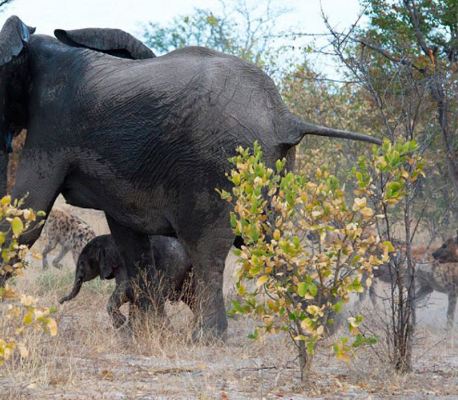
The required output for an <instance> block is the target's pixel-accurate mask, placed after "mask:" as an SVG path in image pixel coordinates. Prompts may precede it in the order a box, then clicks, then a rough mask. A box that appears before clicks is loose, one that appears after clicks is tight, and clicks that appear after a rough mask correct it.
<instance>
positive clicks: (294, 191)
mask: <svg viewBox="0 0 458 400" xmlns="http://www.w3.org/2000/svg"><path fill="white" fill-rule="evenodd" d="M399 146H401V145H399ZM402 146H407V147H408V149H409V150H411V148H412V146H414V145H413V144H411V143H406V144H403V145H402ZM398 151H399V148H398V147H397V146H394V147H393V146H390V145H387V144H386V143H385V144H384V146H382V147H381V148H380V149H379V148H377V147H374V149H373V151H372V153H371V156H370V159H371V160H375V159H380V158H381V157H382V158H386V159H388V160H394V159H396V157H397V152H398ZM230 161H231V163H232V164H233V165H234V169H233V170H232V171H231V173H230V174H229V176H228V177H229V180H230V181H231V183H232V184H233V189H232V193H228V192H225V191H221V196H222V197H223V198H224V199H226V200H227V201H229V202H230V203H231V204H232V205H233V207H234V211H233V212H232V213H231V225H232V228H233V230H234V232H235V233H236V234H237V235H240V236H241V237H242V238H243V240H244V246H242V248H241V250H237V254H238V256H239V258H240V261H241V263H242V265H241V268H240V269H239V271H238V275H237V282H236V287H237V291H238V294H239V296H240V299H241V300H237V301H234V302H233V312H235V313H241V314H252V315H256V316H257V317H259V319H260V321H261V322H260V324H259V325H258V326H257V328H256V330H255V332H254V333H253V334H252V335H251V336H252V337H253V338H256V337H258V336H259V335H260V334H262V333H273V332H279V331H285V332H287V333H288V334H289V336H290V337H291V339H292V341H293V343H294V345H295V346H296V349H297V351H298V357H299V366H300V370H301V378H302V379H304V377H305V373H306V371H307V370H308V369H309V368H310V365H311V362H312V358H313V355H314V353H315V349H316V347H317V346H318V345H319V344H320V343H321V342H322V339H323V338H324V337H325V335H326V333H327V332H328V333H329V332H332V331H333V330H334V328H335V324H336V318H335V317H336V315H337V314H339V313H340V312H342V310H343V306H344V304H345V303H347V302H348V301H349V299H350V295H351V294H352V293H361V292H363V291H364V290H365V289H366V287H365V286H369V285H370V284H371V276H372V269H373V268H374V267H376V266H378V265H381V264H382V263H384V262H387V261H388V260H389V252H390V251H392V250H393V246H392V244H391V243H390V242H389V241H386V242H381V241H380V240H379V236H378V235H377V233H376V230H375V229H374V226H375V225H376V220H377V218H378V217H380V216H378V215H376V213H375V212H374V210H373V209H372V208H371V207H370V206H369V201H368V198H369V197H370V196H372V194H373V188H372V182H371V180H370V179H369V180H368V179H367V178H366V177H365V176H366V175H364V174H363V173H362V171H364V168H365V164H363V161H361V163H360V165H359V167H358V168H357V169H355V170H354V174H353V176H354V177H355V180H356V181H357V183H358V184H359V185H358V189H357V192H356V193H355V194H356V197H354V198H352V199H351V200H348V199H347V196H346V194H345V191H344V186H343V185H342V184H341V183H340V182H339V180H338V179H337V178H336V177H335V176H333V175H331V174H329V173H328V172H327V171H326V170H325V169H323V168H317V169H316V171H315V175H314V177H313V178H309V179H307V178H305V177H304V176H301V175H298V174H295V173H293V172H287V171H285V160H279V161H277V162H276V165H275V170H274V169H272V168H269V167H268V166H266V165H265V164H264V163H263V161H262V151H261V147H260V146H259V145H258V144H257V143H255V145H254V149H253V152H251V151H250V150H249V149H243V148H238V149H237V155H236V156H235V157H234V158H232V159H231V160H230ZM380 162H381V161H380ZM393 163H394V161H393ZM396 166H397V168H399V173H398V174H394V173H393V174H391V175H390V176H389V181H388V182H387V185H388V187H389V188H390V190H387V191H385V192H384V193H383V201H385V202H388V203H390V204H391V203H394V202H395V201H396V202H397V201H399V200H400V199H401V198H402V196H403V194H404V193H403V191H402V190H400V189H399V190H395V188H398V187H399V188H402V187H403V183H402V180H403V179H405V174H408V175H409V172H407V171H405V170H404V169H403V168H402V167H401V165H400V164H399V163H396ZM247 281H252V282H254V283H255V285H251V286H254V288H252V289H249V287H248V286H247V285H246V282H247ZM362 320H363V319H362V316H360V315H357V316H355V317H350V318H348V328H349V332H350V336H344V337H340V338H338V339H337V340H336V341H335V342H334V344H333V349H334V352H335V355H336V356H337V358H339V359H341V360H345V361H347V360H349V359H350V357H351V355H352V353H353V351H354V350H355V349H356V348H358V347H360V346H361V345H363V344H367V343H372V342H373V341H374V338H373V337H366V336H364V335H363V334H361V332H360V331H359V329H358V327H359V325H360V324H361V322H362Z"/></svg>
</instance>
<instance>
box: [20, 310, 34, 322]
mask: <svg viewBox="0 0 458 400" xmlns="http://www.w3.org/2000/svg"><path fill="white" fill-rule="evenodd" d="M22 322H23V323H24V325H30V324H31V323H32V322H33V310H32V309H30V310H29V311H27V312H26V313H25V315H24V318H23V319H22Z"/></svg>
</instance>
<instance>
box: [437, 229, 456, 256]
mask: <svg viewBox="0 0 458 400" xmlns="http://www.w3.org/2000/svg"><path fill="white" fill-rule="evenodd" d="M433 257H434V258H435V259H436V260H437V261H439V262H441V263H458V232H457V236H456V237H455V238H450V239H448V240H447V241H446V242H445V243H444V244H443V245H442V246H441V247H439V248H438V249H437V250H436V251H435V252H434V253H433Z"/></svg>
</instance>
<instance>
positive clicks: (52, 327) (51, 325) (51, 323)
mask: <svg viewBox="0 0 458 400" xmlns="http://www.w3.org/2000/svg"><path fill="white" fill-rule="evenodd" d="M47 326H48V330H49V334H50V335H51V336H56V335H57V323H56V321H55V320H54V319H52V318H49V320H48V324H47Z"/></svg>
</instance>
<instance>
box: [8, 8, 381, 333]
mask: <svg viewBox="0 0 458 400" xmlns="http://www.w3.org/2000/svg"><path fill="white" fill-rule="evenodd" d="M32 33H33V30H32V29H29V28H28V27H27V26H25V25H24V24H23V23H22V21H20V19H19V18H17V17H11V18H9V19H8V20H7V22H6V23H5V25H4V27H3V29H2V31H1V32H0V50H1V51H0V68H1V69H2V70H1V77H0V82H5V79H6V81H7V82H8V83H9V87H8V90H7V94H8V96H7V97H6V99H7V101H6V105H5V107H6V108H5V109H4V110H3V112H0V115H2V117H3V123H2V126H1V127H0V129H1V132H2V134H1V135H0V136H1V137H2V138H3V146H1V143H0V147H2V148H3V149H7V147H8V140H9V139H8V136H7V133H8V132H10V131H11V130H13V132H18V131H19V129H20V128H27V130H28V135H27V140H26V143H25V146H24V149H23V151H22V154H21V162H20V164H19V167H18V171H17V178H16V185H15V187H14V190H13V196H14V197H16V198H17V197H22V196H23V195H24V194H25V193H29V196H28V198H27V206H29V207H32V208H34V209H38V210H45V211H47V212H49V210H50V208H51V205H52V204H53V202H54V200H55V199H56V197H57V195H58V194H59V193H62V194H63V196H64V197H65V199H66V201H67V202H68V203H69V204H72V205H75V206H78V207H87V208H94V209H99V210H103V211H104V212H105V214H106V216H107V220H108V224H109V227H110V230H111V233H112V235H113V238H114V240H115V242H116V244H117V246H118V248H119V249H120V253H121V255H122V259H123V261H124V263H125V265H126V267H127V274H128V279H129V280H130V281H131V280H133V279H135V278H136V277H137V275H138V274H139V273H141V272H142V271H146V272H148V273H149V274H150V275H151V281H152V282H157V280H156V279H155V275H156V269H155V267H154V259H153V258H152V257H151V252H150V249H149V239H148V235H166V236H175V237H177V238H178V240H179V241H180V243H181V244H182V245H183V246H184V248H185V250H186V252H187V253H188V254H189V256H190V258H191V260H192V264H193V266H194V275H195V278H196V296H197V297H198V299H199V301H200V302H201V303H202V307H198V310H199V311H198V313H197V314H198V315H196V327H195V330H194V333H193V337H194V339H196V340H199V339H206V338H212V337H219V338H221V337H224V334H225V332H226V328H227V319H226V314H225V309H224V301H223V292H222V286H223V269H224V260H225V257H226V255H227V253H228V251H229V249H230V247H231V245H232V243H233V242H234V234H233V233H232V230H231V227H230V224H229V218H228V217H229V211H230V206H229V205H228V204H227V203H226V202H225V201H223V200H221V199H220V197H219V195H218V193H217V192H216V191H215V188H220V189H226V190H230V185H229V182H228V180H227V178H226V176H225V173H226V172H228V171H229V170H230V164H229V162H228V158H229V157H231V156H233V155H234V153H235V148H236V147H237V146H239V145H241V146H244V147H248V146H252V145H253V142H254V141H255V140H257V141H259V143H260V144H261V145H262V147H263V150H264V159H265V161H266V162H267V164H268V165H269V166H273V165H274V162H275V160H277V159H279V158H282V157H288V158H289V159H292V156H293V151H294V149H293V146H294V145H296V144H298V143H299V142H300V140H301V139H302V137H303V136H304V135H306V134H317V135H323V136H332V137H342V138H350V139H357V140H364V141H370V142H376V143H379V141H377V140H376V139H373V138H370V137H367V136H364V135H359V134H353V133H349V132H344V131H339V130H332V129H329V128H324V127H320V126H316V125H313V124H309V123H305V122H303V121H301V120H299V119H298V118H297V117H295V116H294V115H292V114H291V113H290V112H289V111H288V110H287V108H286V106H285V104H284V103H283V101H282V99H281V97H280V95H279V93H278V90H277V89H276V87H275V85H274V84H273V82H272V80H271V79H270V78H269V77H268V76H267V75H265V74H264V73H263V72H262V71H261V70H259V69H258V68H257V67H255V66H254V65H252V64H249V63H247V62H245V61H242V60H240V59H238V58H236V57H233V56H229V55H225V54H222V53H219V52H215V51H212V50H208V49H205V48H199V47H189V48H185V49H181V50H176V51H173V52H171V53H169V54H166V55H164V56H161V57H153V54H152V52H151V51H149V53H148V51H144V46H143V47H142V45H141V44H139V42H138V41H137V42H133V43H134V44H132V43H131V42H132V41H135V39H133V38H131V37H130V36H129V35H127V34H126V33H124V32H123V34H124V35H121V34H120V31H117V30H115V31H112V30H103V29H102V30H94V29H86V30H79V31H78V32H76V33H75V32H74V31H63V30H58V31H56V32H55V34H56V36H57V37H58V39H59V40H57V39H55V38H52V37H49V36H44V35H33V34H32ZM120 49H121V50H120ZM129 49H130V51H129ZM139 49H140V50H139ZM142 50H143V51H142ZM107 53H111V54H113V55H115V56H113V55H111V54H107ZM126 55H128V56H129V58H131V59H127V58H122V57H125V56H126ZM148 56H149V57H152V58H147V59H141V60H140V59H138V58H145V57H148ZM0 90H2V88H0ZM13 106H14V107H13ZM8 110H10V112H7V111H8ZM11 110H13V111H11ZM0 140H1V139H0ZM0 173H1V171H0ZM39 234H40V229H35V230H33V231H31V232H30V233H29V234H28V235H26V236H25V237H24V241H25V242H26V243H27V244H32V243H33V242H34V241H35V240H36V239H37V238H38V236H39ZM135 299H136V301H135V303H136V306H137V308H138V309H139V310H142V311H147V310H148V309H149V308H150V305H151V301H150V300H149V299H148V298H147V296H145V295H142V293H140V294H139V295H138V296H136V297H135ZM155 300H156V301H155V302H156V304H155V307H154V308H155V309H156V310H159V313H161V312H162V310H163V304H162V302H161V299H155Z"/></svg>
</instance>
